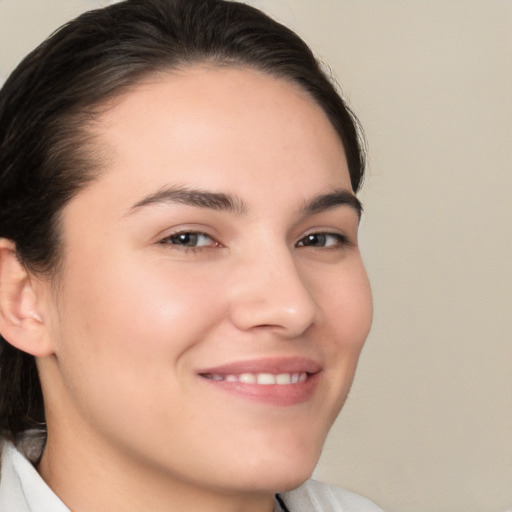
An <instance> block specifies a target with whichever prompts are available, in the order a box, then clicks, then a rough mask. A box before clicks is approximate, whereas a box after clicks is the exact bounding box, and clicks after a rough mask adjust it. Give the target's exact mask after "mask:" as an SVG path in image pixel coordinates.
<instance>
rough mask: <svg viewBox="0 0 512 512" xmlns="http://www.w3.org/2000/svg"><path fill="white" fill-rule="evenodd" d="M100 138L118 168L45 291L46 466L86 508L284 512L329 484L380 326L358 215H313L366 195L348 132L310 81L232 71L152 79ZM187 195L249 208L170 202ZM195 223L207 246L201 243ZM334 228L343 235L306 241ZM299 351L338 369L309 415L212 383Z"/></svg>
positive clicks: (65, 230) (71, 228) (125, 100)
mask: <svg viewBox="0 0 512 512" xmlns="http://www.w3.org/2000/svg"><path fill="white" fill-rule="evenodd" d="M95 130H96V134H97V140H98V144H99V147H100V149H101V151H102V153H103V154H108V155H109V158H108V161H107V164H106V168H105V170H104V172H103V173H102V175H101V177H100V178H99V179H98V180H97V181H95V182H93V183H92V184H90V185H89V186H88V187H87V188H86V189H85V190H83V191H81V192H80V193H79V194H78V195H77V196H76V197H75V198H74V199H72V200H71V202H70V203H69V204H68V205H67V206H66V207H65V209H64V210H63V212H62V239H63V242H64V244H63V245H64V248H63V263H64V264H63V270H62V273H61V275H60V276H59V284H58V289H56V288H55V286H54V284H52V283H49V282H45V281H44V280H37V279H35V278H34V279H33V280H32V284H33V287H34V295H35V297H36V298H37V299H34V302H35V303H36V304H37V308H36V309H37V311H36V313H34V315H35V316H34V318H36V320H37V321H40V323H41V326H42V327H41V328H42V329H43V331H44V340H45V341H44V343H45V345H44V346H46V347H47V351H46V353H42V354H39V355H40V357H38V365H39V369H40V373H41V380H42V384H43V390H44V394H45V400H46V408H47V420H48V432H49V437H48V444H47V448H46V450H45V452H44V455H43V458H42V460H41V463H40V465H39V468H38V469H39V472H40V474H41V475H42V476H43V478H44V479H45V480H46V481H47V482H48V484H49V485H50V486H51V487H52V489H53V490H54V491H55V492H56V493H57V495H58V496H59V497H60V498H61V499H62V500H63V501H64V503H66V505H67V506H68V507H70V508H71V509H72V510H76V511H80V512H86V511H93V510H100V509H103V510H116V511H117V510H119V511H126V512H128V511H132V510H133V511H135V510H137V511H139V510H152V511H162V512H164V511H171V510H188V511H192V512H193V511H196V510H197V511H199V510H201V511H205V510H208V511H212V512H214V511H219V512H220V511H223V512H226V511H232V512H235V511H239V512H240V511H260V512H270V511H271V510H273V508H272V507H273V505H272V500H273V494H274V493H275V492H278V491H285V490H288V489H292V488H294V487H296V486H298V485H299V484H300V483H302V482H303V481H304V480H306V479H307V478H308V477H309V476H310V474H311V472H312V470H313V468H314V465H315V464H316V462H317V460H318V457H319V455H320V452H321V448H322V445H323V443H324V440H325V436H326V434H327V432H328V430H329V428H330V426H331V424H332V422H333V421H334V419H335V418H336V416H337V414H338V412H339V411H340V409H341V407H342V405H343V403H344V401H345V398H346V396H347V393H348V391H349V388H350V385H351V383H352V379H353V376H354V371H355V368H356V364H357V360H358V357H359V354H360V351H361V348H362V346H363V344H364V341H365V339H366V336H367V334H368V331H369V328H370V323H371V315H372V307H371V295H370V288H369V284H368V280H367V276H366V273H365V270H364V267H363V264H362V261H361V256H360V253H359V249H358V245H357V230H358V224H359V216H358V214H357V211H356V210H355V209H354V208H353V206H351V205H350V204H345V203H343V202H341V203H340V204H336V205H334V206H333V205H331V206H330V207H329V208H320V209H319V211H316V210H315V211H307V212H305V211H304V204H305V203H307V202H311V201H312V200H314V198H316V197H317V196H319V195H323V194H328V193H331V192H332V191H333V190H344V191H346V192H349V193H350V194H352V190H351V186H350V179H349V174H348V170H347V165H346V160H345V155H344V150H343V147H342V145H341V143H340V140H339V138H338V136H337V135H336V133H335V131H334V129H333V127H332V126H331V124H330V123H329V121H328V119H327V117H326V116H325V114H324V113H323V111H322V110H321V109H320V108H319V107H318V106H317V105H316V103H314V102H313V101H312V100H311V99H310V97H309V96H308V95H307V94H306V93H305V92H303V91H302V90H301V89H299V88H298V86H296V85H294V84H291V83H288V82H286V81H284V80H282V79H276V78H273V77H269V76H268V75H265V74H262V73H260V72H257V71H252V70H247V69H225V68H224V69H212V68H194V69H189V70H184V71H183V72H180V73H173V74H164V75H159V76H158V77H153V79H152V80H146V81H145V82H144V83H142V84H139V85H138V86H137V87H136V88H134V89H133V90H131V91H130V92H129V93H127V94H126V95H124V96H122V97H121V98H118V99H117V101H116V102H115V103H114V104H113V105H111V107H110V108H109V109H108V110H107V112H106V113H104V114H103V115H102V117H101V119H100V120H99V123H98V125H97V126H96V127H95ZM169 187H170V188H173V190H175V189H176V187H179V189H180V190H183V189H184V188H186V189H187V190H190V189H194V190H197V189H199V190H201V191H208V192H213V193H222V194H229V195H230V196H231V197H233V198H234V200H233V202H234V206H235V207H234V208H224V207H223V208H209V207H205V206H194V205H190V204H182V203H180V202H176V201H171V200H169V198H168V197H167V198H165V199H162V198H160V199H162V200H157V199H158V197H156V198H155V193H157V192H158V191H161V190H162V189H164V188H169ZM148 198H149V199H148ZM141 203H145V204H141ZM183 232H199V233H204V234H205V235H207V236H203V235H201V236H200V237H199V244H200V246H199V247H184V246H183V245H180V240H183V238H182V239H180V238H179V237H176V233H183ZM315 233H332V235H329V236H327V237H326V238H325V239H324V238H322V237H321V236H320V237H318V236H317V237H315V236H313V237H312V238H311V239H307V240H310V241H311V242H312V245H308V246H305V244H304V240H305V237H307V236H308V235H311V234H315ZM340 235H341V236H340ZM169 237H171V238H169ZM292 357H293V358H295V357H300V358H307V359H309V360H313V361H315V362H316V363H317V364H318V365H319V367H320V371H319V372H318V375H317V376H316V383H315V385H314V389H313V391H312V393H311V395H310V396H308V397H307V398H305V399H304V400H302V401H300V402H299V403H294V404H292V405H283V404H273V403H271V401H270V402H269V401H268V400H263V401H261V400H260V401H258V400H253V399H251V398H250V397H248V396H246V395H245V394H244V393H238V391H237V390H236V389H235V390H234V391H233V390H232V391H233V392H226V391H225V390H223V389H220V388H219V386H217V385H215V384H214V383H212V382H211V381H209V380H207V379H205V378H203V377H202V376H201V375H199V374H198V372H199V371H200V370H201V369H204V368H211V367H218V366H219V365H225V364H228V363H237V362H239V361H247V360H250V361H251V360H258V361H260V360H262V359H263V360H270V361H274V360H278V361H279V360H281V359H283V358H284V359H287V358H292Z"/></svg>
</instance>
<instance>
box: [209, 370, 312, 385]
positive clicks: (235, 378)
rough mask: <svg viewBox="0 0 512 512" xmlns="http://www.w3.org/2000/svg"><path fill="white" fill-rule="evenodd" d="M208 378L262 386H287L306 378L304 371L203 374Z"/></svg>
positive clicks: (303, 380)
mask: <svg viewBox="0 0 512 512" xmlns="http://www.w3.org/2000/svg"><path fill="white" fill-rule="evenodd" d="M203 377H206V378H207V379H210V380H224V381H226V382H241V383H243V384H260V385H262V386H269V385H272V384H277V385H279V386H287V385H289V384H297V383H301V382H305V381H306V380H307V378H308V374H307V373H306V372H302V373H279V374H277V375H274V374H273V373H241V374H239V375H216V374H211V373H210V374H208V375H203Z"/></svg>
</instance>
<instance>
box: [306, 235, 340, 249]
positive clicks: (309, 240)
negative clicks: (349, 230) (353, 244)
mask: <svg viewBox="0 0 512 512" xmlns="http://www.w3.org/2000/svg"><path fill="white" fill-rule="evenodd" d="M346 243H347V238H346V237H345V236H343V235H340V234H338V233H311V234H309V235H306V236H305V237H304V238H302V239H301V240H299V242H298V243H297V247H336V246H341V245H345V244H346Z"/></svg>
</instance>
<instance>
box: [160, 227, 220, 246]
mask: <svg viewBox="0 0 512 512" xmlns="http://www.w3.org/2000/svg"><path fill="white" fill-rule="evenodd" d="M160 243H162V244H169V245H177V246H181V247H212V246H215V245H216V242H215V241H214V240H213V239H212V238H211V237H209V236H208V235H207V234H205V233H194V232H192V231H190V232H189V231H186V232H182V233H175V234H174V235H170V236H168V237H166V238H164V239H163V240H161V241H160Z"/></svg>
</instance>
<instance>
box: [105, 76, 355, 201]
mask: <svg viewBox="0 0 512 512" xmlns="http://www.w3.org/2000/svg"><path fill="white" fill-rule="evenodd" d="M97 131H98V133H97V135H98V136H97V139H96V140H97V142H98V144H100V145H101V146H102V150H103V152H105V153H106V154H107V155H108V164H107V166H106V169H105V173H104V176H103V177H102V178H101V179H100V180H99V181H100V182H101V184H102V186H108V185H109V183H110V184H111V185H112V186H116V183H117V186H120V185H122V187H123V190H124V191H125V192H128V191H129V189H133V190H132V191H133V193H134V198H133V199H134V200H135V199H136V197H135V195H136V194H137V193H141V192H142V191H144V190H146V191H151V190H152V189H155V187H157V186H158V184H159V183H160V185H161V186H167V185H182V184H184V185H188V184H191V185H197V184H198V183H199V184H200V185H201V187H202V188H209V189H211V190H218V191H222V192H225V191H228V192H229V190H226V189H236V190H233V192H234V193H236V194H239V193H242V194H243V193H244V191H245V192H247V193H249V194H254V193H255V190H260V191H262V192H263V191H268V188H269V186H272V187H273V188H280V190H288V191H290V192H291V191H292V190H293V189H294V188H297V187H298V188H300V189H302V190H303V191H302V192H301V194H302V195H304V194H305V192H304V191H305V190H306V189H307V187H313V188H318V189H321V188H323V189H325V188H329V187H330V188H340V187H343V188H346V189H348V190H350V188H351V187H350V180H349V177H348V170H347V166H346V160H345V155H344V150H343V146H342V144H341V142H340V139H339V137H338V134H337V133H336V131H335V130H334V128H333V127H332V125H331V123H330V121H329V120H328V118H327V116H326V115H325V113H324V112H323V110H322V109H321V108H320V107H319V106H318V105H317V104H316V103H315V102H314V101H313V100H312V99H311V97H310V96H309V95H308V94H307V93H306V92H305V91H303V90H302V89H301V88H300V87H299V86H298V85H296V84H293V83H290V82H289V81H287V80H283V79H279V78H275V77H273V76H270V75H268V74H265V73H262V72H259V71H256V70H252V69H239V68H205V67H197V68H192V69H186V70H183V71H180V72H172V73H162V74H159V75H156V76H152V77H150V78H148V79H146V80H145V81H144V82H142V83H140V84H138V85H137V86H136V87H134V88H133V89H131V90H130V91H129V92H127V93H126V94H124V95H123V96H121V97H119V98H118V99H117V100H116V101H115V103H113V104H112V105H110V107H109V108H108V109H107V110H106V111H105V112H104V113H103V114H102V115H101V117H100V118H99V122H98V124H97ZM323 191H324V192H325V190H323ZM313 192H314V191H312V193H313Z"/></svg>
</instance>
